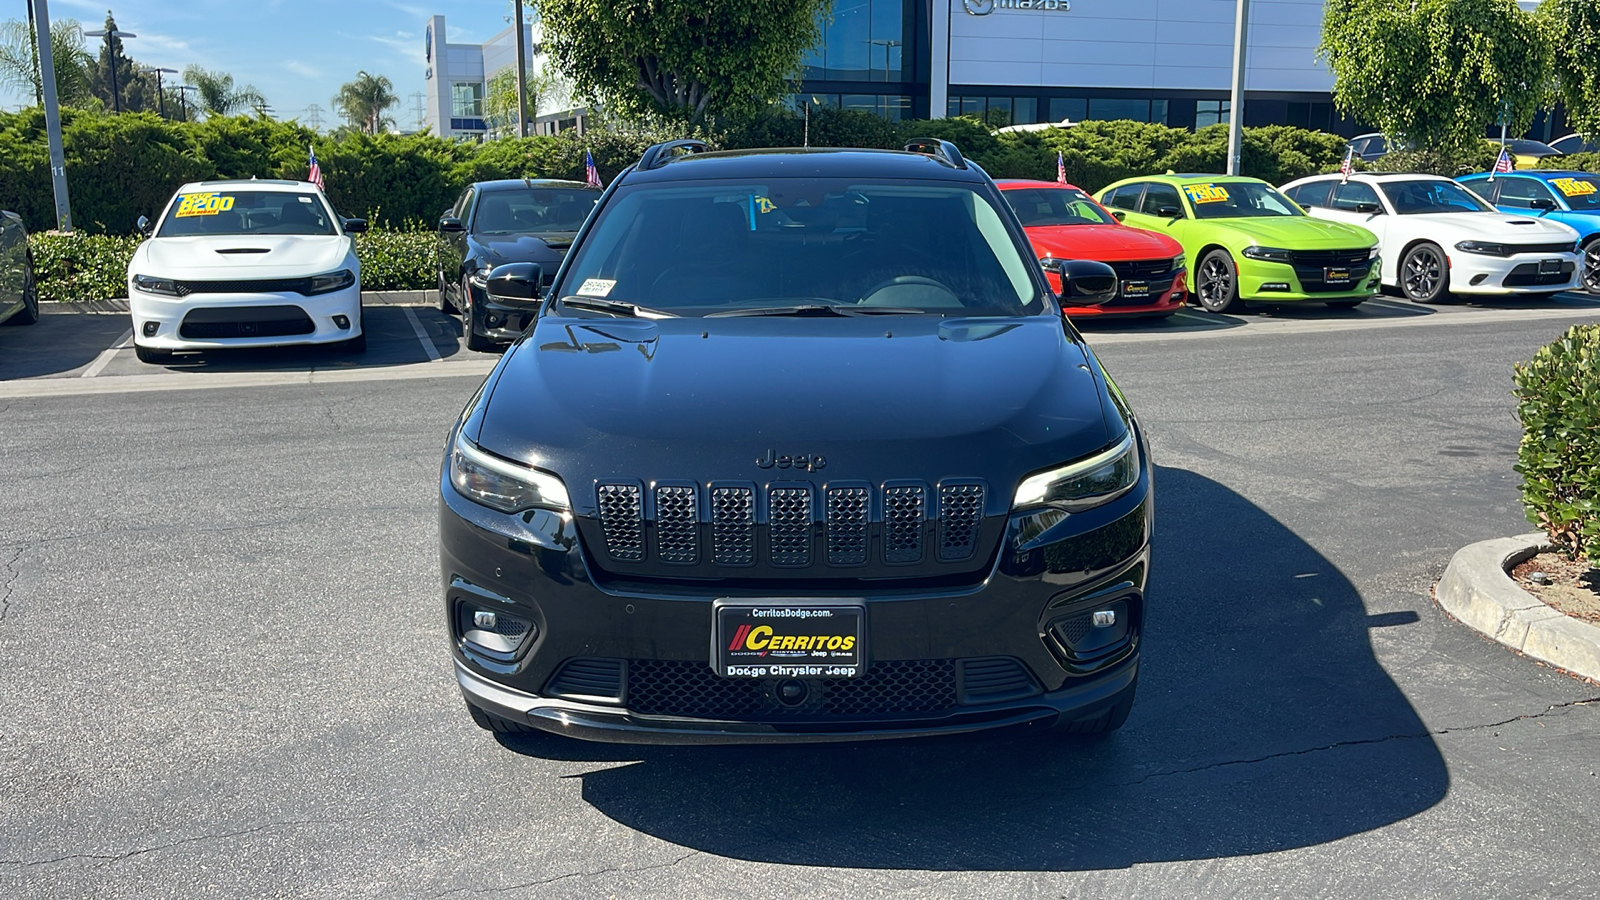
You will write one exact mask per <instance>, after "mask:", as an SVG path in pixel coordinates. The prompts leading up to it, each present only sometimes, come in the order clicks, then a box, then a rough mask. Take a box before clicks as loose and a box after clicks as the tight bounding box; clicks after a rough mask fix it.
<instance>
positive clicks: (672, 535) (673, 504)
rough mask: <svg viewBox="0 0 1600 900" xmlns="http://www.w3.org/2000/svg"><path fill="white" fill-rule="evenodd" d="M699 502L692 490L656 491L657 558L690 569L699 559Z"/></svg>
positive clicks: (669, 487) (661, 488)
mask: <svg viewBox="0 0 1600 900" xmlns="http://www.w3.org/2000/svg"><path fill="white" fill-rule="evenodd" d="M699 507H700V498H699V491H698V490H696V489H695V488H692V487H680V486H661V487H657V488H656V556H657V557H658V558H660V560H661V561H662V562H669V563H681V564H684V565H693V564H694V563H696V562H697V561H699V559H700V509H699Z"/></svg>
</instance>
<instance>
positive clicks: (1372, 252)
mask: <svg viewBox="0 0 1600 900" xmlns="http://www.w3.org/2000/svg"><path fill="white" fill-rule="evenodd" d="M1382 249H1383V248H1382V247H1381V246H1380V245H1378V244H1373V245H1372V249H1371V250H1368V251H1367V259H1377V258H1378V251H1380V250H1382Z"/></svg>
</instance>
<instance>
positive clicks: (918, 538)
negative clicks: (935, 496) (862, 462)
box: [883, 485, 927, 563]
mask: <svg viewBox="0 0 1600 900" xmlns="http://www.w3.org/2000/svg"><path fill="white" fill-rule="evenodd" d="M926 506H927V490H926V489H924V488H923V487H922V486H921V485H897V486H893V487H885V488H884V489H883V561H884V562H890V563H911V562H919V561H920V560H921V559H922V520H923V511H924V509H925V508H926Z"/></svg>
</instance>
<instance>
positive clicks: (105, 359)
mask: <svg viewBox="0 0 1600 900" xmlns="http://www.w3.org/2000/svg"><path fill="white" fill-rule="evenodd" d="M132 341H133V329H132V328H129V329H128V330H127V331H124V332H123V333H122V337H119V338H117V342H116V343H115V344H112V345H111V346H110V347H108V348H106V349H105V350H101V351H100V355H99V356H96V357H95V358H94V362H92V363H89V368H87V369H84V370H83V375H82V376H80V377H82V378H93V377H95V376H96V375H99V374H100V373H101V371H103V370H104V369H105V367H106V366H108V365H110V363H111V360H112V358H113V357H115V356H116V355H117V351H118V350H121V349H123V348H124V347H127V346H128V344H129V343H131V342H132Z"/></svg>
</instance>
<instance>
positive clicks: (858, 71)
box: [805, 0, 916, 81]
mask: <svg viewBox="0 0 1600 900" xmlns="http://www.w3.org/2000/svg"><path fill="white" fill-rule="evenodd" d="M913 2H916V0H836V2H835V3H834V6H833V16H832V18H831V19H828V20H825V21H824V22H823V25H822V41H821V43H819V44H818V45H817V46H816V47H814V48H812V49H811V50H810V51H809V52H808V53H807V54H806V57H805V66H806V72H805V77H806V78H811V79H825V80H835V81H906V80H908V79H909V77H910V76H909V75H908V74H907V73H906V71H905V63H906V56H905V53H904V50H905V48H906V46H907V44H908V42H909V41H910V40H911V38H912V35H911V28H912V23H913V22H914V21H915V20H914V16H913V15H912V14H911V10H910V9H909V8H908V7H909V6H910V4H911V3H913Z"/></svg>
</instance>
